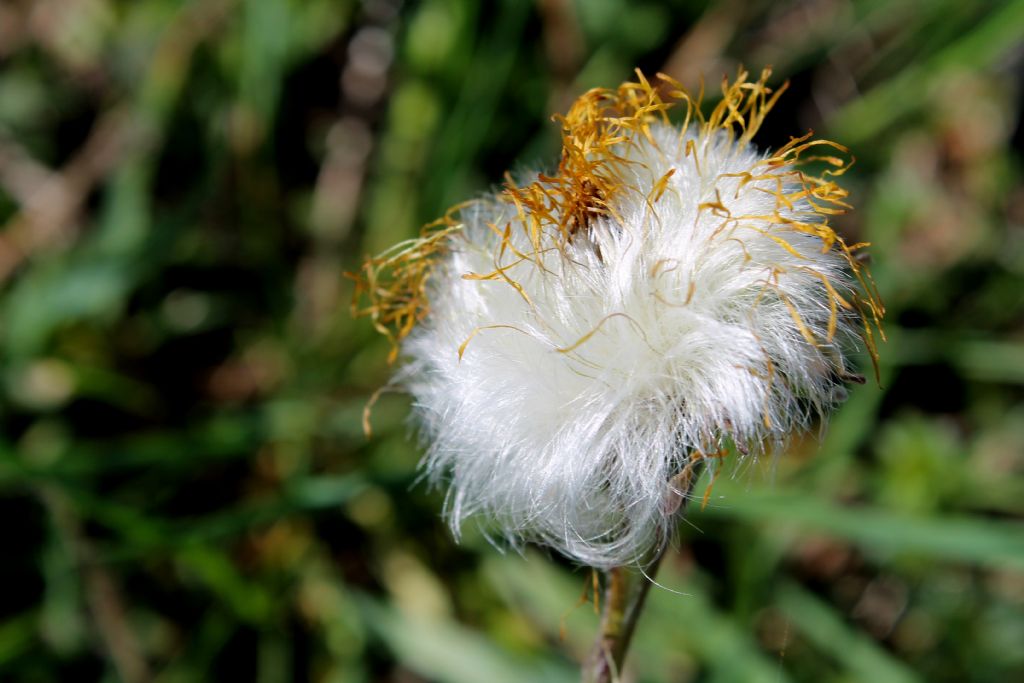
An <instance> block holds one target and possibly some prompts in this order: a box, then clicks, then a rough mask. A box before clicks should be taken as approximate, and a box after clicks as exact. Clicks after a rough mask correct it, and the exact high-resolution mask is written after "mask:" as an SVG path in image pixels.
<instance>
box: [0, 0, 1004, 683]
mask: <svg viewBox="0 0 1024 683" xmlns="http://www.w3.org/2000/svg"><path fill="white" fill-rule="evenodd" d="M1022 27H1024V2H1021V1H1019V0H1018V1H1012V0H1007V1H1006V2H986V1H982V0H955V1H954V0H934V1H930V2H913V1H911V0H887V1H885V2H882V1H879V0H808V1H805V2H804V1H794V0H784V1H782V2H773V1H771V0H756V1H754V2H739V1H736V0H723V1H721V2H715V3H711V4H706V3H702V2H696V1H692V0H676V1H675V2H664V3H656V2H626V0H586V1H584V0H577V1H576V2H572V1H571V0H538V2H536V3H530V2H526V1H525V0H496V1H495V2H488V3H482V2H481V3H477V2H472V1H470V0H423V1H421V2H408V3H406V4H404V5H403V4H401V2H400V0H366V1H365V2H361V3H358V2H346V1H345V0H193V1H191V2H180V1H178V0H116V1H115V0H22V1H18V0H5V1H3V2H0V64H2V69H0V222H2V224H3V228H2V230H0V281H2V290H0V421H2V425H3V428H2V431H0V435H2V436H0V511H2V514H3V518H4V519H6V520H7V522H6V523H5V527H6V528H7V529H8V531H7V532H6V533H7V541H6V543H5V550H4V553H3V561H2V562H0V584H2V585H3V586H4V588H3V589H2V590H0V615H2V620H0V678H2V679H3V680H5V681H6V680H10V681H68V680H74V681H116V680H122V681H126V682H127V683H137V682H144V681H161V682H165V683H171V682H179V681H181V682H184V681H200V680H225V681H226V680H232V681H233V680H239V681H259V682H261V683H270V682H274V681H307V680H308V681H324V682H329V681H330V682H334V681H346V682H347V681H352V682H357V683H358V682H370V681H395V682H414V681H440V682H446V683H447V682H450V683H477V682H480V681H489V682H491V683H504V682H506V681H507V682H509V683H512V682H514V681H551V682H556V681H558V682H560V681H573V680H575V679H576V673H575V666H576V664H575V662H576V661H577V660H578V658H579V657H580V656H581V655H582V653H584V652H585V651H586V649H587V647H588V645H589V642H590V639H591V637H592V634H593V629H594V626H595V623H596V619H595V617H594V614H593V610H592V609H591V607H590V606H580V605H579V603H578V598H579V595H580V593H581V591H582V590H583V589H584V587H585V586H586V584H587V582H588V581H589V579H590V576H589V574H588V573H587V572H586V571H583V570H580V569H574V568H573V567H570V566H568V565H567V564H565V563H563V562H561V561H560V560H558V559H557V558H546V557H544V556H543V555H541V554H540V553H536V552H533V551H531V552H528V553H527V554H526V556H525V557H520V556H518V555H515V554H501V553H499V552H498V551H497V550H495V549H494V548H492V547H491V546H490V545H488V543H487V542H486V540H485V539H484V538H482V536H481V535H480V534H478V533H475V532H474V531H473V530H472V529H469V530H467V532H468V538H466V539H465V540H464V542H463V544H462V545H458V546H457V545H455V543H454V542H453V540H452V539H451V536H450V534H449V533H448V531H447V529H446V528H445V527H444V524H443V522H442V521H441V520H440V519H439V514H438V513H439V510H440V507H441V499H442V496H443V494H442V493H441V492H436V491H430V490H427V488H426V487H425V486H424V485H423V484H422V483H421V482H417V474H418V473H417V469H416V466H417V459H418V453H419V449H418V447H417V445H416V443H415V439H414V438H411V433H410V428H409V427H408V425H407V423H406V415H407V409H408V406H407V401H406V399H404V398H402V397H401V396H392V395H385V396H383V397H382V399H381V400H380V402H379V403H378V405H377V407H376V409H375V411H374V414H373V424H374V430H375V432H374V436H373V438H372V439H369V440H368V439H366V438H365V437H364V435H363V434H362V430H361V426H360V420H361V413H362V410H363V407H364V405H365V404H366V401H367V399H368V398H369V396H370V395H371V394H372V393H373V391H374V390H375V389H377V388H378V387H380V386H381V385H382V384H383V383H384V382H385V381H386V378H387V376H388V367H387V365H386V363H385V357H386V353H387V349H386V345H385V343H384V342H383V340H381V339H378V338H376V337H375V335H374V333H373V332H372V331H371V329H370V326H369V324H368V323H366V321H358V322H354V321H352V320H351V319H350V318H349V316H348V313H347V306H348V298H349V296H350V291H351V290H350V286H349V284H348V283H347V281H346V280H345V279H344V277H343V272H344V271H346V270H350V269H353V268H354V267H355V266H356V264H357V263H358V260H359V259H360V257H361V256H363V255H364V254H367V253H372V252H375V251H377V250H379V249H381V248H382V247H384V246H387V245H389V244H391V243H392V242H394V241H396V240H398V239H401V238H404V237H407V236H410V235H412V234H413V233H414V232H415V231H416V229H417V227H418V226H419V225H420V224H421V223H423V222H425V221H427V220H429V219H431V218H434V217H436V216H437V215H439V214H440V213H441V212H442V211H443V209H444V208H445V207H447V206H448V205H449V204H452V203H454V202H456V201H459V200H462V199H465V198H468V197H472V196H474V195H476V194H479V193H480V192H482V191H485V190H486V189H487V188H489V187H491V186H492V185H493V184H494V183H498V182H500V180H501V177H502V172H503V171H504V170H505V169H507V168H511V169H516V168H521V167H524V166H527V165H530V164H536V163H538V162H543V163H550V161H551V160H552V159H553V157H554V155H555V154H557V147H556V143H557V139H556V135H555V133H556V129H555V127H554V126H553V125H552V124H551V123H550V122H549V121H548V116H549V115H550V113H552V112H553V111H557V110H560V109H563V108H564V107H565V105H566V104H567V103H568V102H569V101H571V99H572V97H573V96H574V95H576V94H578V93H580V92H581V91H582V90H583V89H585V88H587V87H591V86H594V85H604V86H612V85H615V84H617V83H619V82H620V81H622V80H624V79H627V78H629V77H630V76H631V72H632V69H633V67H636V66H638V67H640V68H642V69H643V70H644V71H645V72H647V73H649V74H650V73H654V72H656V71H658V70H662V71H665V72H667V73H669V74H671V75H672V76H674V77H676V78H678V79H679V80H681V81H683V82H684V83H687V84H689V85H691V86H696V85H697V83H698V79H699V77H700V75H701V74H706V75H707V77H708V83H709V84H716V83H717V79H718V78H719V77H720V76H721V75H722V74H723V73H732V72H734V70H735V68H736V66H737V65H738V64H739V63H743V64H745V65H747V66H748V67H750V68H752V69H754V70H758V69H760V68H761V67H762V66H764V65H766V64H771V65H773V66H774V68H775V73H776V77H777V79H778V82H781V81H782V80H784V79H789V80H790V81H791V84H792V85H791V90H790V92H789V93H788V94H787V95H785V96H784V97H783V99H782V100H781V101H780V103H779V106H778V107H777V109H776V111H775V112H774V113H773V114H772V115H771V116H770V117H769V120H768V123H767V126H766V128H765V129H764V131H763V133H762V134H761V135H760V136H759V142H760V144H761V145H762V146H777V145H779V144H781V143H783V142H785V141H786V140H787V139H788V137H789V136H791V135H798V134H802V133H803V132H805V131H806V129H808V128H813V129H814V130H816V131H817V132H818V133H819V134H822V135H824V136H826V137H829V138H832V139H835V140H838V141H841V142H843V143H845V144H848V145H849V146H851V147H852V148H853V151H854V154H855V155H856V156H857V159H858V162H857V165H856V166H855V168H854V170H853V171H852V172H851V174H849V176H848V177H849V184H850V186H851V189H852V197H853V201H854V203H855V204H856V206H857V211H856V212H854V213H853V214H850V215H848V216H846V217H844V218H843V221H842V229H843V231H844V233H845V234H846V235H847V236H848V237H849V238H851V240H852V241H857V240H862V239H863V240H868V241H871V242H873V243H874V247H873V249H872V255H873V257H874V259H875V260H874V264H873V271H874V274H875V277H876V279H877V281H878V283H879V286H880V288H881V290H882V293H883V296H884V297H885V299H886V302H887V304H888V308H889V311H890V314H889V324H888V328H887V329H888V333H889V342H888V343H887V344H885V345H884V346H883V348H882V367H881V387H878V386H875V385H873V384H872V383H871V382H869V383H868V385H867V386H864V387H858V388H856V389H855V390H854V391H852V393H851V396H850V399H849V401H848V403H847V404H846V405H845V406H844V407H843V409H842V410H841V411H840V412H839V413H838V415H837V416H836V418H835V420H834V421H833V423H832V425H831V427H830V428H829V430H828V431H827V435H826V436H825V438H824V439H821V440H819V439H817V438H814V437H808V438H807V439H806V440H805V441H804V442H802V443H799V444H797V445H796V447H794V449H793V450H792V452H790V453H787V454H785V455H784V456H782V457H780V458H779V459H778V460H777V461H776V462H774V463H756V464H750V463H748V464H746V465H744V466H742V467H740V468H738V469H737V471H736V472H735V473H734V474H733V476H723V477H720V478H719V479H718V481H717V482H716V484H715V487H714V489H713V492H712V497H711V501H710V504H709V505H708V506H707V507H706V508H705V509H704V510H695V511H693V513H692V514H691V515H690V517H689V519H688V521H687V522H686V523H683V524H681V525H680V532H679V540H678V549H677V550H676V551H675V552H673V553H671V557H670V558H669V559H668V561H667V562H666V565H665V567H664V568H663V571H662V572H661V574H660V576H659V580H660V582H661V583H662V584H663V585H664V587H665V589H664V590H661V589H656V590H655V591H654V592H653V593H654V594H653V596H652V602H651V605H650V608H649V610H648V613H647V614H646V615H645V617H644V619H643V621H642V623H641V626H640V631H639V634H638V637H637V640H636V643H635V646H634V650H635V652H634V653H633V655H632V658H631V670H632V672H633V673H632V674H631V675H632V676H634V678H631V679H629V680H637V681H645V682H646V681H649V682H655V681H708V682H713V683H726V682H729V681H737V682H749V681H766V682H769V681H770V682H780V681H816V682H821V681H834V682H837V683H838V682H840V681H872V682H886V681H891V682H901V683H902V682H907V683H909V682H912V681H967V680H970V681H991V682H1005V681H1011V680H1024V646H1022V643H1024V183H1022V170H1024V169H1022V151H1024V131H1022V127H1021V122H1020V110H1021V106H1022V82H1024V66H1022V60H1024V45H1022V37H1024V30H1022ZM714 92H715V89H714V87H711V85H709V88H708V96H709V98H711V99H713V98H714Z"/></svg>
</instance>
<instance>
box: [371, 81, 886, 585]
mask: <svg viewBox="0 0 1024 683" xmlns="http://www.w3.org/2000/svg"><path fill="white" fill-rule="evenodd" d="M637 75H638V81H637V82H630V83H624V84H623V85H621V86H620V87H619V88H618V89H616V90H604V89H598V90H591V91H590V92H588V93H586V94H584V95H583V96H582V97H580V98H579V99H578V100H577V101H576V103H575V104H574V105H573V106H572V108H571V109H570V110H569V112H568V114H566V115H565V116H560V117H556V120H557V121H558V122H559V123H560V124H561V127H562V156H561V160H560V162H559V165H558V169H557V171H555V172H554V173H552V174H550V175H548V174H544V173H536V174H532V175H526V176H523V177H522V178H520V179H517V180H516V179H512V178H508V179H507V181H506V184H505V186H504V188H503V189H502V190H501V191H500V192H498V193H496V194H494V195H491V196H488V197H484V198H482V199H479V200H476V201H472V202H468V203H466V204H463V205H460V206H458V207H455V208H454V209H452V210H451V211H450V212H449V213H448V215H446V216H445V217H444V218H443V219H441V220H440V221H437V222H435V223H432V224H430V225H428V226H426V227H425V228H424V229H423V232H422V235H421V236H420V237H419V238H418V239H415V240H411V241H409V242H405V243H402V244H399V245H397V246H395V247H394V248H392V249H391V250H389V251H388V252H386V253H385V254H382V255H381V256H379V257H377V258H373V259H369V260H368V261H367V262H366V263H365V264H364V267H363V270H362V272H361V273H360V275H359V276H358V277H357V285H358V286H357V292H356V297H357V298H356V302H357V307H356V312H357V313H358V314H364V315H368V316H369V317H370V318H371V319H372V320H373V322H374V324H375V325H376V327H377V328H378V329H379V330H380V331H381V332H383V333H384V334H386V335H388V336H389V337H390V338H391V339H392V340H393V342H394V350H393V359H400V367H399V370H398V372H397V374H396V378H395V384H397V385H398V386H400V387H402V388H404V389H405V390H407V391H408V392H409V393H410V394H411V395H412V397H413V399H414V403H415V411H416V415H417V417H418V420H419V423H420V425H421V429H422V433H423V435H424V438H425V440H426V442H427V443H428V444H429V450H428V453H427V456H426V458H425V461H424V462H425V467H426V470H427V471H428V472H429V474H430V476H431V477H433V478H434V480H435V481H439V482H447V483H448V486H449V488H448V497H447V504H446V512H447V515H448V517H449V519H450V521H451V524H452V527H453V529H454V530H455V531H456V533H458V530H459V528H460V527H461V525H462V523H463V522H464V521H465V520H466V519H467V518H470V517H473V516H477V515H480V516H483V517H485V518H488V519H490V520H492V521H493V523H494V524H495V525H496V528H497V529H498V530H499V532H500V534H501V535H503V536H504V537H505V538H506V539H507V540H509V541H510V542H511V543H513V544H517V543H520V542H522V541H535V542H539V543H542V544H545V545H548V546H550V547H552V548H555V549H557V550H559V551H560V552H562V553H564V554H565V555H567V556H568V557H570V558H572V559H574V560H577V561H579V562H581V563H583V564H586V565H590V566H593V567H599V568H606V567H611V566H617V565H623V564H628V563H631V562H635V561H639V560H640V559H641V558H643V557H644V555H645V554H646V553H647V552H648V551H649V550H650V549H651V548H652V546H655V545H657V544H658V543H659V542H661V541H663V540H664V539H665V537H666V534H667V533H668V531H669V530H670V528H671V522H672V519H673V515H674V511H675V508H676V507H678V496H679V495H681V494H682V493H684V491H681V490H680V486H679V485H678V484H677V483H675V482H678V481H679V478H680V476H682V475H686V474H687V473H688V472H689V471H690V468H692V466H693V465H694V464H695V463H696V462H698V461H699V460H701V459H704V458H708V457H710V456H712V455H720V454H722V453H725V452H727V451H728V449H729V447H730V446H731V445H732V446H735V447H736V449H737V450H739V451H740V452H741V453H747V454H755V455H756V454H759V453H764V452H767V451H769V450H771V449H773V448H776V447H778V446H779V445H781V444H783V443H785V441H786V439H787V438H788V437H789V436H791V435H792V434H794V433H795V432H797V431H800V430H803V429H806V428H808V427H809V426H811V425H812V424H813V422H814V421H815V420H816V419H818V418H820V417H824V416H825V415H826V414H827V413H828V411H829V410H830V409H831V408H832V407H833V406H834V404H835V403H836V402H837V401H838V400H839V398H840V397H841V395H842V387H843V384H844V383H845V382H846V381H848V380H850V379H852V378H854V377H855V375H853V374H852V373H851V372H850V370H849V367H848V363H847V360H846V355H847V353H848V350H849V349H850V348H851V347H852V346H855V345H857V344H858V343H863V345H864V346H865V347H866V348H867V350H868V352H869V353H870V354H871V357H872V359H873V360H874V359H875V357H876V356H875V342H874V335H875V330H878V331H879V332H880V327H879V323H880V320H881V317H882V315H883V309H882V306H881V303H880V302H879V300H878V297H877V296H876V294H875V292H874V289H873V286H872V284H871V282H870V279H869V276H868V275H867V271H866V270H865V268H864V266H863V265H862V264H861V262H860V261H859V260H858V259H857V258H856V252H857V250H859V249H861V248H862V247H864V246H866V245H863V244H855V245H847V244H846V243H845V242H844V241H843V240H842V238H840V237H839V236H838V235H837V234H836V233H835V231H834V230H833V228H832V227H831V226H830V225H829V219H830V217H831V216H833V215H835V214H839V213H843V212H845V211H846V210H847V209H848V208H849V205H848V204H847V203H846V196H847V193H846V191H845V190H844V189H843V188H842V187H840V185H839V184H838V182H837V179H838V178H839V177H840V176H842V174H843V173H844V172H845V171H846V170H847V169H848V168H849V165H850V162H849V161H848V152H847V150H846V149H845V148H844V147H842V146H841V145H839V144H836V143H834V142H829V141H826V140H818V139H814V138H813V136H812V134H810V133H808V134H807V135H804V136H802V137H798V138H793V139H791V140H790V141H789V142H788V143H787V144H786V145H784V146H783V147H781V148H780V149H778V150H775V151H774V152H768V153H759V152H758V151H757V150H756V148H754V147H753V145H752V144H751V138H752V137H753V136H754V134H755V133H756V132H757V130H758V128H759V127H760V125H761V122H762V120H763V118H764V116H765V115H766V114H767V113H768V111H769V110H770V109H771V107H772V105H773V104H774V103H775V101H776V100H777V98H778V97H779V95H780V94H781V93H782V91H783V90H784V89H785V86H783V87H782V88H780V89H778V90H775V91H773V90H772V89H770V88H769V87H768V86H767V80H768V77H769V75H770V72H769V71H768V70H765V71H764V72H763V73H762V74H761V77H760V79H758V80H756V81H750V80H748V78H747V74H746V72H744V71H742V70H741V71H740V72H739V73H738V75H737V78H736V79H735V81H734V82H732V83H730V82H729V81H728V80H723V84H722V90H723V99H722V100H721V102H720V103H719V104H718V105H717V106H716V107H715V108H714V109H713V110H712V111H711V113H710V114H709V115H707V116H705V115H703V114H702V112H701V105H700V98H699V97H698V98H694V97H691V95H690V94H688V93H687V92H686V90H684V89H683V88H682V87H681V86H679V85H678V84H677V83H675V82H673V81H672V80H670V79H669V78H667V77H665V76H662V75H659V80H658V82H657V84H656V85H651V84H650V83H649V82H648V81H647V80H646V79H645V78H644V77H643V76H642V75H641V74H639V72H638V74H637ZM672 107H676V108H677V109H679V110H683V112H682V121H680V122H678V123H676V124H673V123H672V122H671V121H670V118H669V115H668V111H669V109H670V108H672ZM807 164H812V165H815V166H818V167H823V168H824V171H823V172H822V173H821V174H820V175H814V174H811V173H809V172H807V171H805V170H804V167H805V165H807ZM673 497H675V500H676V503H675V504H673V502H672V501H673Z"/></svg>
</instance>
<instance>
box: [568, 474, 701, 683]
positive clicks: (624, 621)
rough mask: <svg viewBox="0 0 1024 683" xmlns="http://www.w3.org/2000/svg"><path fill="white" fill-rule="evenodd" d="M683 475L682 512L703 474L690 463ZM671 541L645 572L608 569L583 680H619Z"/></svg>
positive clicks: (606, 682) (597, 682)
mask: <svg viewBox="0 0 1024 683" xmlns="http://www.w3.org/2000/svg"><path fill="white" fill-rule="evenodd" d="M684 475H685V478H684V479H683V481H682V482H681V483H682V485H681V486H680V487H679V489H678V490H679V491H680V492H681V494H682V499H681V501H680V505H679V510H678V513H677V514H678V515H679V516H682V515H683V514H685V512H686V506H687V503H688V501H689V497H690V492H691V491H692V490H693V486H694V484H695V483H696V481H697V479H698V478H699V476H700V474H699V471H698V468H697V467H690V468H689V469H688V470H686V471H684ZM668 545H669V544H668V542H667V541H666V542H663V543H662V544H661V546H660V547H659V548H658V549H657V551H656V552H655V553H654V555H653V557H652V558H651V559H650V561H649V562H648V563H647V565H646V566H645V568H644V571H642V572H639V571H633V570H630V569H627V568H626V567H612V568H611V569H609V570H608V571H607V572H605V588H604V604H603V605H602V610H601V626H600V629H599V630H598V634H597V638H596V640H595V641H594V646H593V647H592V648H591V650H590V654H589V655H588V656H587V659H586V660H585V661H584V662H583V676H582V683H615V682H617V681H618V680H619V677H620V673H621V671H622V663H623V662H624V661H625V659H626V652H627V651H628V650H629V644H630V641H631V640H632V639H633V633H634V631H636V624H637V621H639V619H640V614H641V612H643V609H644V604H645V603H646V601H647V595H648V594H649V593H650V591H651V585H652V584H653V583H654V577H655V575H656V574H657V573H658V567H659V565H660V564H661V561H662V559H663V558H664V557H665V551H666V550H667V549H668Z"/></svg>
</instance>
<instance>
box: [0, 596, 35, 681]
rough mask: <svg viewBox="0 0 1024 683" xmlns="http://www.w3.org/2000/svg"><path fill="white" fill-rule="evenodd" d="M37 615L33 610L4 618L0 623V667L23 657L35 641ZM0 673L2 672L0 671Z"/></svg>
mask: <svg viewBox="0 0 1024 683" xmlns="http://www.w3.org/2000/svg"><path fill="white" fill-rule="evenodd" d="M38 619H39V615H38V614H36V612H35V610H30V611H28V612H23V613H21V614H18V615H17V616H13V617H6V618H5V619H4V620H3V621H2V622H0V667H3V666H4V665H6V664H8V663H10V662H11V661H12V660H14V659H17V658H18V657H20V656H22V655H24V654H25V653H26V652H28V651H29V650H31V649H32V647H33V645H34V643H35V641H36V623H37V621H38ZM0 673H3V670H2V669H0Z"/></svg>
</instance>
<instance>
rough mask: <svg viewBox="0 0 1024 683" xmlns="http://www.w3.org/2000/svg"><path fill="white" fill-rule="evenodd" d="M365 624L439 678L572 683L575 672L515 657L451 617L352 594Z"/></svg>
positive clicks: (445, 682) (466, 682) (457, 682)
mask: <svg viewBox="0 0 1024 683" xmlns="http://www.w3.org/2000/svg"><path fill="white" fill-rule="evenodd" d="M352 598H353V600H354V601H355V602H356V604H357V605H358V607H359V611H360V613H361V614H362V615H363V618H364V619H365V621H366V623H367V624H368V625H369V626H370V628H371V629H372V630H373V631H374V632H375V633H376V634H377V635H378V636H379V637H380V638H381V639H382V640H383V641H384V642H385V643H386V644H387V646H388V647H389V648H390V649H391V651H392V652H393V653H394V654H395V656H396V657H397V658H398V660H399V661H401V662H402V663H403V664H405V665H406V666H408V667H409V668H410V669H412V670H413V671H415V672H416V673H419V674H421V675H423V676H426V677H429V679H430V680H431V681H437V682H438V683H480V682H481V681H486V682H487V683H522V682H524V681H530V682H531V683H534V682H535V683H569V682H570V681H577V680H578V674H577V673H576V671H575V670H574V669H572V668H570V667H569V666H567V665H566V664H564V663H561V662H555V661H546V662H545V661H529V660H526V659H525V658H521V657H515V656H513V655H511V654H509V653H507V652H505V651H503V650H501V649H500V648H498V647H497V646H495V645H494V644H492V643H490V642H488V641H487V640H486V639H485V638H483V637H482V636H480V635H478V634H476V633H473V632H472V631H469V630H467V629H466V628H464V627H463V626H461V625H459V624H457V623H455V622H453V621H439V620H426V619H422V618H419V617H414V616H411V615H404V614H401V613H400V612H398V611H397V610H395V609H393V608H391V607H388V606H386V605H384V604H382V603H380V602H378V601H376V600H373V599H372V598H370V597H368V596H366V595H361V594H358V593H353V594H352Z"/></svg>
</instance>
